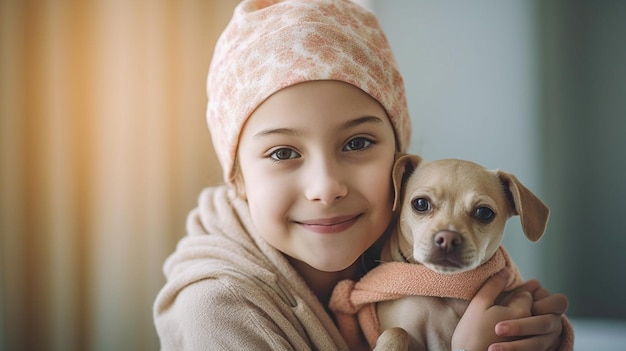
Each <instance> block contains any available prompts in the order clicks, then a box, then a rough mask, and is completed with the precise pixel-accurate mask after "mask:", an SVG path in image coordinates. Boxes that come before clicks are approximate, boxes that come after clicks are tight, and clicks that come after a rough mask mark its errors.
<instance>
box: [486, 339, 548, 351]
mask: <svg viewBox="0 0 626 351" xmlns="http://www.w3.org/2000/svg"><path fill="white" fill-rule="evenodd" d="M558 341H559V338H556V337H555V336H554V335H539V336H535V337H532V338H525V339H519V340H515V341H510V342H504V343H497V344H492V345H490V346H489V349H488V350H489V351H492V350H498V351H517V350H546V351H548V350H556V349H557V347H558Z"/></svg>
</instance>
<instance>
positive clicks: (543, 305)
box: [532, 294, 569, 315]
mask: <svg viewBox="0 0 626 351" xmlns="http://www.w3.org/2000/svg"><path fill="white" fill-rule="evenodd" d="M568 307H569V301H568V299H567V296H565V295H563V294H554V295H550V296H548V297H545V298H543V299H541V300H535V302H534V303H533V307H532V311H533V315H541V314H550V313H554V314H559V315H560V314H564V313H565V312H567V308H568Z"/></svg>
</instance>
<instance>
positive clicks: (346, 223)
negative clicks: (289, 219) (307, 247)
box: [296, 215, 360, 234]
mask: <svg viewBox="0 0 626 351" xmlns="http://www.w3.org/2000/svg"><path fill="white" fill-rule="evenodd" d="M359 217H360V215H356V216H355V215H351V216H341V217H334V218H325V219H316V220H310V221H304V222H296V223H298V224H299V225H301V226H303V227H305V228H306V229H308V230H310V231H312V232H316V233H319V234H335V233H341V232H343V231H345V230H347V229H348V228H350V227H352V225H354V223H356V221H357V220H358V219H359Z"/></svg>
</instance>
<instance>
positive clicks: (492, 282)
mask: <svg viewBox="0 0 626 351" xmlns="http://www.w3.org/2000/svg"><path fill="white" fill-rule="evenodd" d="M508 278H509V272H508V270H507V269H503V270H501V271H500V272H498V273H497V274H495V275H494V276H493V277H491V278H489V279H488V280H487V281H486V282H485V283H484V284H483V286H482V287H481V288H480V290H478V292H477V293H476V295H475V296H474V297H473V298H472V301H470V303H469V305H468V306H467V309H468V310H475V309H479V310H483V311H484V310H486V309H487V308H489V307H491V306H493V304H494V302H495V300H496V298H497V297H498V295H500V294H501V293H502V291H504V288H505V287H506V285H507V282H508Z"/></svg>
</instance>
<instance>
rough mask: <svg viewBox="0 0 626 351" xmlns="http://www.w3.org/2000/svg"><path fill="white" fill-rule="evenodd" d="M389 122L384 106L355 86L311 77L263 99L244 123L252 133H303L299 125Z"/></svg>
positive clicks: (337, 126)
mask: <svg viewBox="0 0 626 351" xmlns="http://www.w3.org/2000/svg"><path fill="white" fill-rule="evenodd" d="M368 124H370V125H372V126H373V125H381V126H383V125H385V124H387V125H389V128H392V127H391V122H390V121H389V119H388V117H387V114H386V112H385V110H384V108H383V107H382V106H381V105H380V104H379V103H378V101H377V100H375V99H374V98H372V97H371V96H369V95H368V94H366V93H365V92H363V91H362V90H360V89H359V88H357V87H354V86H353V85H350V84H348V83H344V82H339V81H313V82H307V83H302V84H298V85H294V86H290V87H287V88H285V89H283V90H281V91H279V92H277V93H275V94H273V95H272V96H270V97H269V98H268V99H267V100H265V101H264V102H263V103H262V104H261V105H260V106H259V107H258V108H257V109H256V110H255V111H254V112H253V113H252V114H251V116H250V118H249V119H248V121H247V123H246V124H245V125H244V134H252V135H255V136H263V135H271V134H276V133H281V134H297V133H303V132H304V131H305V130H300V131H299V129H302V128H305V129H306V128H313V129H318V130H323V129H331V128H333V129H350V128H355V127H358V126H361V125H368Z"/></svg>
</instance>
